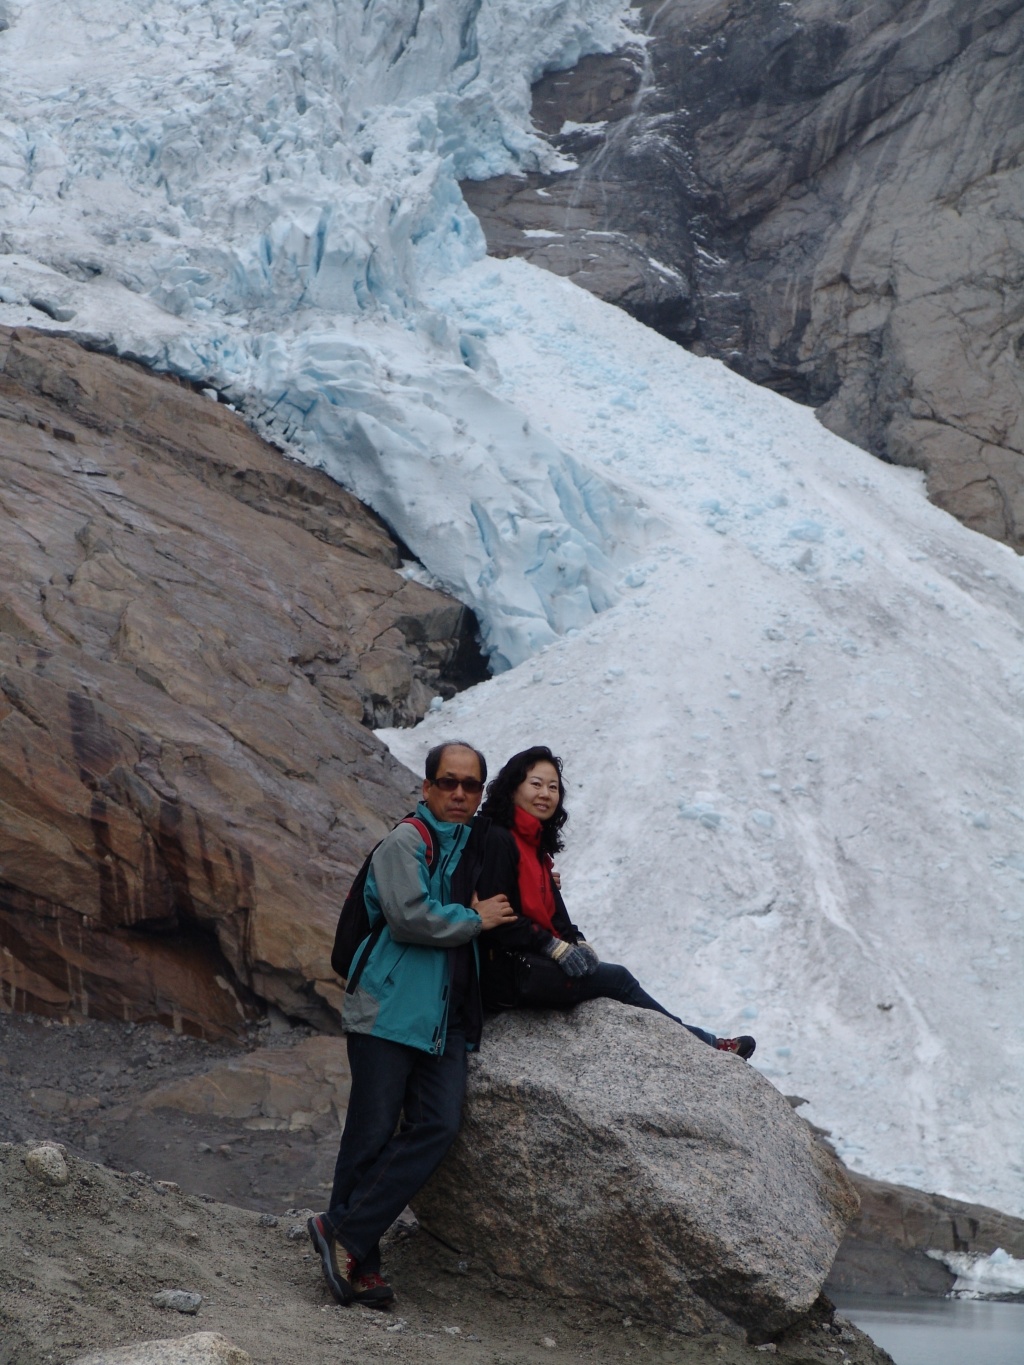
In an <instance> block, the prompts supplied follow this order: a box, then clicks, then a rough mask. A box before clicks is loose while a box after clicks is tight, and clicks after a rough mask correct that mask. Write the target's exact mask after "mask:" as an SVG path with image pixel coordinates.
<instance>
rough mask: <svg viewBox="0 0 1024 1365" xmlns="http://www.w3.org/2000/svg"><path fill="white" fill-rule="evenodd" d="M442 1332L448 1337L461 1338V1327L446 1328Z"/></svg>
mask: <svg viewBox="0 0 1024 1365" xmlns="http://www.w3.org/2000/svg"><path fill="white" fill-rule="evenodd" d="M444 1330H445V1331H446V1332H447V1333H448V1335H449V1336H450V1337H461V1336H462V1328H461V1327H446V1328H445V1329H444Z"/></svg>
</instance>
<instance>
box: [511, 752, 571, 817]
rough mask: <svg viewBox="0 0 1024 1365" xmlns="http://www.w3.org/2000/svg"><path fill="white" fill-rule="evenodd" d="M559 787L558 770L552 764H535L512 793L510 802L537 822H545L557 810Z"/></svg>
mask: <svg viewBox="0 0 1024 1365" xmlns="http://www.w3.org/2000/svg"><path fill="white" fill-rule="evenodd" d="M560 795H561V786H560V783H559V780H558V769H557V768H556V767H555V765H554V764H553V763H547V762H541V763H535V764H534V765H533V767H532V768H528V769H527V770H526V776H525V777H524V778H523V780H522V782H520V784H519V786H518V787H516V789H515V791H514V792H513V793H512V800H513V801H514V802H515V803H516V805H517V806H518V807H519V809H520V810H525V811H528V812H529V813H530V814H531V815H535V816H536V817H537V819H538V820H547V819H548V817H549V816H552V815H554V813H555V811H556V810H557V809H558V801H559V797H560Z"/></svg>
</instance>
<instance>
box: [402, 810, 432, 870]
mask: <svg viewBox="0 0 1024 1365" xmlns="http://www.w3.org/2000/svg"><path fill="white" fill-rule="evenodd" d="M398 823H399V824H400V825H413V826H414V827H415V829H416V831H417V833H418V834H419V836H420V838H421V839H422V840H423V842H424V843H425V844H426V846H427V867H428V869H429V870H430V871H431V872H433V870H434V868H435V867H436V866H437V855H438V852H439V850H438V847H437V842H436V840H435V839H434V835H433V832H432V830H431V828H430V826H429V825H428V824H426V823H425V821H423V820H421V819H420V817H419V816H418V815H407V816H406V817H405V819H404V820H400V821H399V822H398Z"/></svg>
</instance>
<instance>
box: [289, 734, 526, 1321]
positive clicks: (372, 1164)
mask: <svg viewBox="0 0 1024 1365" xmlns="http://www.w3.org/2000/svg"><path fill="white" fill-rule="evenodd" d="M486 778H487V764H486V762H485V760H484V756H483V754H481V753H479V752H478V751H477V750H476V749H474V748H473V747H472V746H471V745H469V744H464V743H462V742H453V743H449V744H440V745H438V746H437V747H436V748H434V749H431V751H430V753H429V754H428V755H427V760H426V776H425V778H424V782H423V793H422V800H421V802H420V804H419V805H418V806H417V807H416V818H417V819H418V820H420V821H422V822H423V824H425V825H426V826H427V827H428V829H429V832H430V835H431V837H432V838H433V839H434V840H435V841H436V849H435V852H436V853H437V855H438V856H437V857H436V858H435V859H434V863H433V868H431V862H430V850H429V848H428V846H427V844H426V843H425V841H424V839H423V835H422V832H421V831H420V830H418V829H417V828H416V825H415V824H412V823H410V822H403V823H402V824H400V825H399V826H398V827H397V828H396V829H393V830H392V831H391V833H390V834H389V835H388V836H387V838H386V839H384V840H383V842H382V843H381V844H380V845H379V847H378V848H377V850H376V852H375V853H374V855H373V859H372V861H371V863H370V870H369V873H368V874H367V878H366V888H365V892H364V897H365V901H366V908H367V912H368V916H369V920H370V928H371V934H370V937H369V938H368V939H366V940H364V943H363V945H362V946H361V947H360V949H359V950H358V951H357V953H356V956H355V958H354V959H353V962H354V963H355V964H358V963H359V962H360V959H361V958H362V959H364V960H363V962H362V966H361V970H360V971H359V976H358V979H356V968H355V967H353V971H352V979H351V980H350V981H349V985H348V988H347V990H346V993H345V1004H344V1008H343V1011H342V1027H343V1029H344V1030H345V1033H346V1034H347V1035H348V1037H347V1043H348V1058H349V1066H350V1069H351V1072H352V1091H351V1095H350V1098H349V1106H348V1115H347V1117H346V1119H345V1131H344V1132H343V1133H342V1137H341V1148H340V1150H339V1152H338V1162H337V1166H336V1168H335V1172H334V1188H333V1189H332V1191H331V1202H330V1206H329V1208H328V1210H327V1212H326V1213H321V1214H317V1215H315V1216H314V1217H313V1218H310V1219H309V1221H308V1223H307V1225H306V1226H307V1228H308V1230H309V1235H310V1238H311V1239H312V1242H313V1245H314V1247H315V1248H316V1250H317V1253H318V1255H319V1257H320V1262H321V1265H322V1266H323V1272H324V1278H325V1279H326V1280H327V1284H328V1287H329V1288H330V1290H331V1293H332V1294H333V1295H334V1297H335V1298H336V1299H337V1300H338V1302H339V1303H352V1302H356V1303H364V1304H369V1305H372V1306H375V1307H384V1306H386V1305H387V1304H388V1303H390V1302H391V1300H392V1299H393V1298H394V1291H393V1290H392V1288H391V1286H390V1285H389V1284H388V1283H387V1281H386V1280H385V1279H384V1278H383V1276H382V1275H381V1266H380V1238H381V1235H382V1234H383V1233H384V1232H385V1231H386V1230H387V1229H388V1228H389V1227H390V1226H391V1224H392V1223H393V1222H394V1220H395V1219H396V1218H397V1217H398V1215H399V1214H400V1213H401V1211H402V1209H403V1208H405V1206H406V1204H407V1203H408V1202H409V1200H410V1199H412V1198H413V1197H414V1196H415V1195H416V1193H417V1191H418V1190H419V1189H421V1188H422V1186H423V1185H424V1184H425V1183H426V1181H427V1180H428V1178H429V1177H430V1176H431V1175H432V1173H433V1172H434V1170H436V1168H437V1166H438V1165H439V1164H440V1162H441V1160H442V1158H443V1157H444V1155H445V1153H446V1152H447V1151H448V1148H449V1147H450V1146H451V1144H452V1142H453V1141H454V1140H455V1135H456V1134H457V1132H458V1130H459V1121H460V1118H461V1114H462V1101H463V1096H464V1094H465V1089H466V1053H467V1051H469V1050H473V1049H475V1048H476V1047H477V1046H478V1045H479V1042H480V1032H481V1010H480V990H479V971H478V954H477V947H476V939H477V936H478V935H479V934H480V933H481V932H483V930H485V929H494V928H497V927H498V926H499V925H502V924H506V923H509V922H510V921H511V920H513V919H514V918H515V912H514V911H513V909H512V907H511V905H510V904H509V902H508V900H507V898H506V897H505V896H504V895H497V896H492V897H490V898H489V899H487V900H484V901H480V900H479V899H478V898H477V896H476V892H475V885H476V877H477V875H478V873H479V867H480V863H481V861H482V853H483V850H482V843H483V837H482V836H483V830H474V829H473V827H472V826H471V825H470V821H471V820H472V819H473V816H474V815H475V814H476V810H477V807H478V806H479V804H480V798H481V796H482V794H483V788H484V782H485V781H486ZM381 917H383V927H382V928H381V929H380V931H379V937H375V936H374V932H373V931H374V927H375V926H376V925H378V924H379V923H380V921H381ZM367 945H369V947H368V948H367ZM400 1116H401V1117H402V1124H401V1127H398V1120H399V1117H400ZM396 1128H397V1132H396Z"/></svg>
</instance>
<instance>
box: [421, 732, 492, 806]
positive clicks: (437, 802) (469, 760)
mask: <svg viewBox="0 0 1024 1365" xmlns="http://www.w3.org/2000/svg"><path fill="white" fill-rule="evenodd" d="M452 782H470V783H472V784H474V785H476V784H478V783H480V761H479V759H478V758H477V756H476V754H475V753H474V752H473V750H472V749H465V748H463V747H462V745H461V744H449V745H448V747H447V748H446V749H445V751H444V753H443V754H442V755H441V762H440V763H439V765H438V769H437V776H436V777H435V778H434V780H433V782H427V781H424V783H423V800H424V802H425V803H426V807H427V809H428V810H429V811H430V813H431V815H432V816H433V817H434V819H435V820H446V821H448V822H449V823H450V824H453V825H464V824H465V823H466V821H467V820H472V818H473V816H474V815H475V814H476V808H477V806H479V804H480V798H481V797H482V796H483V787H482V785H480V786H477V790H476V791H474V792H468V791H466V789H465V787H462V786H456V787H455V788H454V790H453V791H445V787H447V786H448V785H449V783H452ZM438 783H440V784H441V785H440V786H439V785H438Z"/></svg>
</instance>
